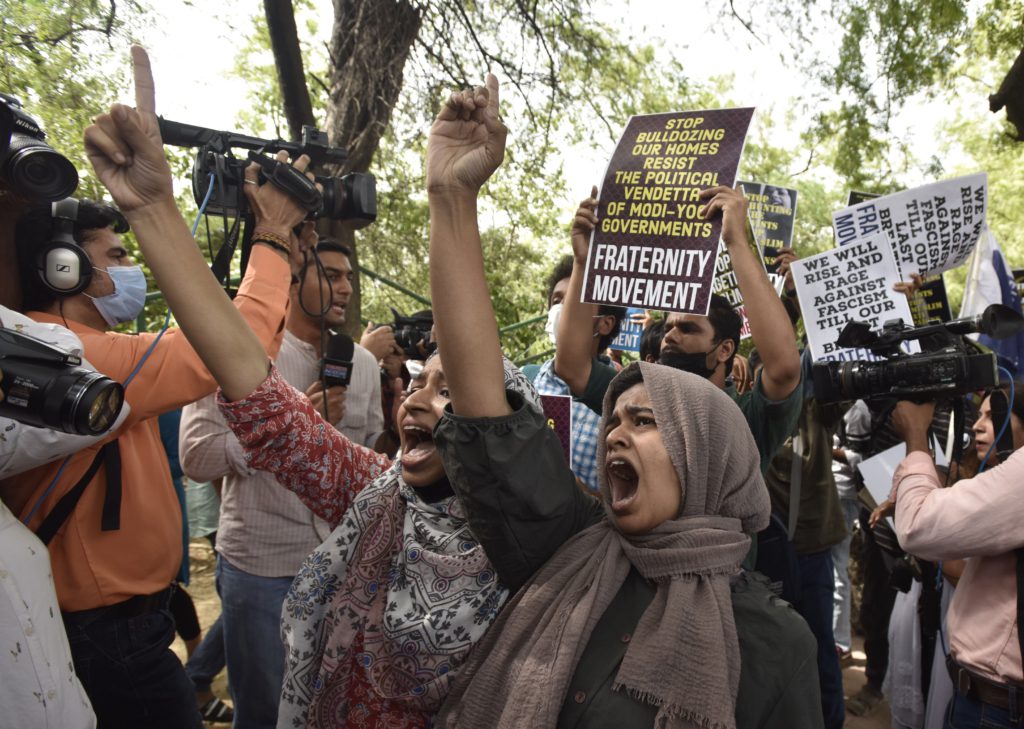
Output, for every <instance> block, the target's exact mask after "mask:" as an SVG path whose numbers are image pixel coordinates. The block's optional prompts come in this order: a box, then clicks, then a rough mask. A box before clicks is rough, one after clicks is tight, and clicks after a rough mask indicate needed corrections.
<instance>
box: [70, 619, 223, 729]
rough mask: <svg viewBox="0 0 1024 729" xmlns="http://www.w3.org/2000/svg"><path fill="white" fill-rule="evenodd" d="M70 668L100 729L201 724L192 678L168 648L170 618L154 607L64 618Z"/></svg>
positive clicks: (178, 728) (197, 727) (176, 728)
mask: <svg viewBox="0 0 1024 729" xmlns="http://www.w3.org/2000/svg"><path fill="white" fill-rule="evenodd" d="M65 627H66V628H67V632H68V642H69V643H70V645H71V656H72V658H73V659H74V662H75V673H77V674H78V678H79V679H80V680H81V682H82V685H83V686H84V687H85V691H86V693H87V694H88V695H89V699H90V700H91V701H92V706H93V709H94V710H95V712H96V718H97V721H98V726H100V727H103V729H121V728H122V727H123V728H124V729H137V728H138V727H141V726H144V727H151V728H153V729H165V728H166V729H202V727H203V721H202V718H201V717H200V716H199V710H198V709H197V708H196V695H195V691H194V690H193V688H192V683H191V682H190V681H189V680H188V677H187V676H186V675H185V671H184V670H183V669H182V666H181V661H179V660H178V657H177V656H176V655H174V653H173V652H172V651H171V650H170V645H171V641H172V640H173V639H174V618H173V617H171V614H170V612H168V611H167V610H156V611H153V612H148V613H144V614H142V615H139V616H137V617H134V618H110V619H103V618H100V619H98V620H96V621H95V622H92V623H89V624H88V625H81V624H76V622H75V621H74V619H73V618H72V619H70V620H68V621H67V622H66V624H65Z"/></svg>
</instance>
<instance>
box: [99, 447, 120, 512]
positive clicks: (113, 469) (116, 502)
mask: <svg viewBox="0 0 1024 729" xmlns="http://www.w3.org/2000/svg"><path fill="white" fill-rule="evenodd" d="M103 447H104V448H107V449H109V450H108V451H107V493H106V496H104V498H103V516H102V517H101V519H100V528H101V529H102V530H103V531H105V532H116V531H117V530H118V529H120V528H121V446H119V445H118V444H117V439H116V438H115V439H114V440H112V441H110V442H109V443H107V444H106V445H105V446H103Z"/></svg>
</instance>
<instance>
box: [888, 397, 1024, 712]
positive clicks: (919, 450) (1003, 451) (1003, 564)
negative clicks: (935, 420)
mask: <svg viewBox="0 0 1024 729" xmlns="http://www.w3.org/2000/svg"><path fill="white" fill-rule="evenodd" d="M1022 388H1024V384H1022V383H1012V384H1010V385H1009V386H1007V387H1001V388H998V389H995V390H993V391H992V392H991V393H990V394H989V396H988V397H986V399H985V401H984V403H983V404H982V407H981V414H980V417H979V418H978V420H977V421H976V422H975V424H974V427H973V430H974V436H975V445H976V448H977V449H978V454H979V456H980V457H981V458H982V461H983V468H984V469H985V470H984V471H983V472H982V473H980V474H978V475H977V476H975V477H974V478H970V479H966V480H962V481H958V482H957V483H955V484H954V485H953V486H951V487H949V488H940V487H941V479H940V478H939V475H938V474H937V473H936V470H935V465H934V463H933V462H932V457H931V455H930V453H929V443H928V436H927V429H928V425H929V423H931V420H932V415H933V412H934V405H933V404H932V403H924V404H915V403H912V402H909V401H902V402H900V403H899V404H898V405H897V406H896V409H895V410H894V411H893V414H892V422H893V425H894V426H895V427H896V429H897V430H898V431H899V432H900V434H901V435H902V436H903V438H904V440H905V441H906V444H907V457H906V458H905V459H904V460H903V462H902V463H901V464H900V466H899V468H898V469H897V471H896V473H895V475H894V476H893V484H892V493H891V495H890V500H892V501H894V502H895V504H896V533H897V535H898V536H899V540H900V544H901V546H902V547H903V548H904V549H906V550H907V551H908V552H911V553H913V554H915V555H919V556H921V557H923V558H926V559H932V560H951V559H962V558H968V557H969V558H971V559H968V560H967V566H966V567H965V569H964V572H963V575H962V576H961V578H960V581H959V584H958V585H957V589H956V592H955V593H954V596H953V600H952V603H951V605H950V608H949V613H948V615H947V621H948V631H949V635H948V641H949V657H948V661H947V665H948V668H949V672H950V676H951V678H952V681H953V686H954V689H955V691H956V694H955V695H954V696H953V698H952V700H951V705H950V707H949V709H948V711H947V723H946V726H978V725H979V723H980V722H981V718H982V717H984V725H985V726H992V727H1007V728H1010V727H1014V728H1019V727H1020V726H1021V723H1022V721H1024V672H1022V668H1021V654H1022V652H1024V645H1022V642H1024V637H1022V633H1021V631H1020V625H1021V618H1022V608H1024V604H1022V601H1021V594H1022V587H1024V552H1022V548H1024V529H1022V528H1021V525H1022V524H1024V499H1022V498H1021V489H1020V485H1021V483H1022V481H1024V452H1022V451H1021V446H1022V445H1024V398H1022V394H1024V389H1022Z"/></svg>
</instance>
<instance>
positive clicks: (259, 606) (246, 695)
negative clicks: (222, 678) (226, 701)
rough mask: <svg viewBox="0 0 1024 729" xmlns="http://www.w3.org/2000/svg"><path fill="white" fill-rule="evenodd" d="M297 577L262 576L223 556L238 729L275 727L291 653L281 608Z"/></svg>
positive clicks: (220, 585) (224, 612) (220, 583)
mask: <svg viewBox="0 0 1024 729" xmlns="http://www.w3.org/2000/svg"><path fill="white" fill-rule="evenodd" d="M291 584H292V578H291V577H260V576H259V575H253V574H249V573H248V572H244V571H243V570H240V569H238V568H237V567H235V566H234V565H232V564H231V563H230V562H228V560H226V559H224V557H223V556H221V555H218V556H217V591H218V592H219V593H220V602H221V619H222V620H223V622H224V653H225V657H226V658H227V667H228V688H229V690H230V692H231V699H232V701H233V703H234V705H235V723H234V725H233V729H274V727H276V726H277V707H278V704H280V702H281V684H282V683H283V681H284V665H285V652H284V644H283V643H282V642H281V607H282V605H283V604H284V598H285V596H286V595H287V594H288V588H289V587H291Z"/></svg>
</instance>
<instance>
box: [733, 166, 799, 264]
mask: <svg viewBox="0 0 1024 729" xmlns="http://www.w3.org/2000/svg"><path fill="white" fill-rule="evenodd" d="M739 185H740V187H742V188H743V194H744V195H746V196H747V200H749V201H750V204H749V207H748V208H747V218H748V219H749V220H750V229H751V231H753V233H754V243H756V244H757V247H758V250H763V249H765V248H774V249H779V248H789V247H790V246H792V245H793V225H794V224H795V223H796V198H797V191H796V190H792V189H790V188H788V187H779V186H778V185H766V184H764V183H761V182H744V181H742V180H741V181H740V183H739Z"/></svg>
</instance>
